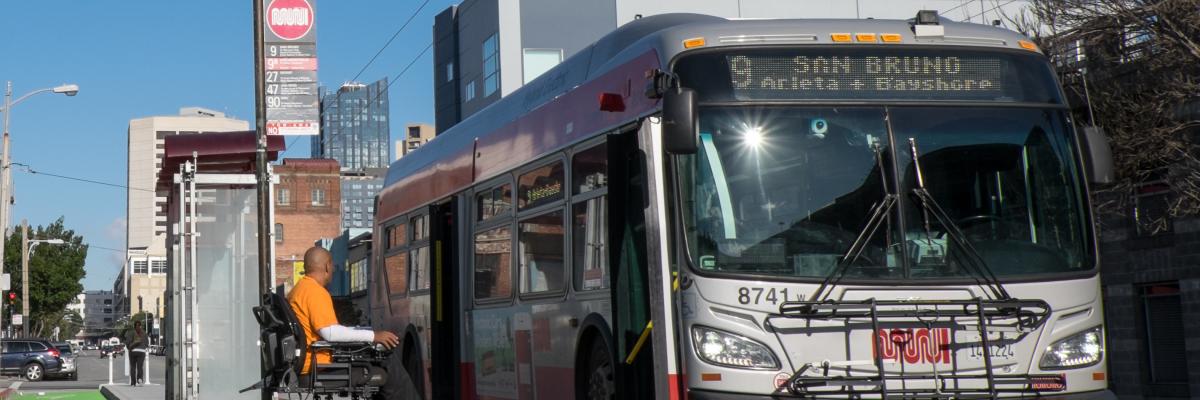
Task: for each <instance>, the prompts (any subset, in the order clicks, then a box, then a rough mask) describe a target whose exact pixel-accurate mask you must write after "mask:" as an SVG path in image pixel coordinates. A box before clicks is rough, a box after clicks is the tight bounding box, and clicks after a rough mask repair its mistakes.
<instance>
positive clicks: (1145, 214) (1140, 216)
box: [1133, 181, 1174, 236]
mask: <svg viewBox="0 0 1200 400" xmlns="http://www.w3.org/2000/svg"><path fill="white" fill-rule="evenodd" d="M1170 197H1171V186H1170V185H1169V184H1167V183H1166V182H1164V181H1158V182H1151V183H1146V184H1142V185H1139V186H1137V187H1135V188H1134V194H1133V223H1134V227H1135V230H1136V233H1137V236H1153V235H1158V234H1163V233H1170V232H1172V231H1174V226H1173V224H1172V222H1171V216H1170V207H1171V204H1170V201H1171V198H1170Z"/></svg>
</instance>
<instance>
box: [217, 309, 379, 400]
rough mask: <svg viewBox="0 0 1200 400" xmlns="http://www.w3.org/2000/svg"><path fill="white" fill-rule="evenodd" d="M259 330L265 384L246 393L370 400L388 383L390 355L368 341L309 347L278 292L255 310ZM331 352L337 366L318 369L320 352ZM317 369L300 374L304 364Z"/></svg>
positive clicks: (258, 383)
mask: <svg viewBox="0 0 1200 400" xmlns="http://www.w3.org/2000/svg"><path fill="white" fill-rule="evenodd" d="M253 310H254V318H255V319H257V320H258V326H259V329H260V330H259V351H260V356H261V362H262V364H261V365H262V380H260V381H259V382H257V383H255V384H254V385H251V386H250V387H247V388H245V389H242V390H241V391H240V392H241V393H244V392H247V391H250V390H255V389H262V390H263V398H264V399H266V398H270V396H271V394H272V393H282V394H301V395H311V396H313V398H315V399H322V398H324V399H333V398H334V396H338V397H349V398H351V399H369V398H371V397H372V396H374V395H375V394H376V393H378V392H379V389H380V388H381V387H383V385H384V383H386V382H387V375H386V373H385V372H384V371H383V370H382V369H381V368H379V367H378V366H380V365H384V364H385V363H386V361H387V359H388V357H390V356H391V350H388V349H387V348H385V347H383V346H382V345H376V344H373V343H369V342H336V343H335V342H326V341H316V342H313V344H312V348H311V349H310V348H306V346H305V345H304V344H305V343H306V340H305V339H306V337H305V334H304V329H303V328H302V327H301V326H300V322H299V321H298V320H297V319H296V314H295V313H294V312H292V308H291V306H290V305H289V304H288V302H287V299H285V298H284V297H283V296H281V295H279V294H277V293H270V294H266V295H264V296H263V302H262V305H260V306H256V307H254V308H253ZM321 352H326V353H329V354H330V356H331V358H332V363H329V364H317V353H321ZM305 358H308V359H309V363H310V364H309V365H312V366H313V368H312V370H311V371H310V373H309V374H308V375H301V371H303V368H304V359H305Z"/></svg>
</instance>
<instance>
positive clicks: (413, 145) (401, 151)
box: [396, 124, 436, 160]
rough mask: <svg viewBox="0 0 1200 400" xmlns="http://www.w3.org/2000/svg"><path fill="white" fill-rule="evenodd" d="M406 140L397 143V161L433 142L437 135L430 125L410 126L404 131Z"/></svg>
mask: <svg viewBox="0 0 1200 400" xmlns="http://www.w3.org/2000/svg"><path fill="white" fill-rule="evenodd" d="M404 131H405V135H404V139H400V140H397V141H396V159H397V160H399V159H400V157H404V156H405V155H407V154H408V153H409V152H411V151H413V150H416V149H417V148H419V147H421V145H424V144H425V143H428V142H429V141H430V140H433V137H434V135H435V134H436V133H435V132H434V130H433V126H432V125H429V124H409V125H408V126H406V127H405V129H404Z"/></svg>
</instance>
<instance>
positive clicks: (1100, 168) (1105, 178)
mask: <svg viewBox="0 0 1200 400" xmlns="http://www.w3.org/2000/svg"><path fill="white" fill-rule="evenodd" d="M1080 138H1081V139H1082V141H1083V146H1084V148H1085V149H1087V152H1086V153H1084V161H1086V162H1087V174H1088V176H1087V178H1088V182H1091V183H1094V184H1101V185H1104V184H1109V183H1112V182H1113V181H1114V180H1116V176H1115V172H1114V171H1113V159H1112V148H1110V147H1109V146H1108V137H1107V136H1105V135H1104V129H1103V128H1100V127H1096V126H1085V127H1083V135H1082V136H1080Z"/></svg>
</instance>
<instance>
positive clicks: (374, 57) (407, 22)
mask: <svg viewBox="0 0 1200 400" xmlns="http://www.w3.org/2000/svg"><path fill="white" fill-rule="evenodd" d="M429 1H430V0H425V1H424V2H422V3H421V5H420V6H417V9H416V10H413V12H412V14H409V16H408V18H407V19H406V20H405V21H404V23H403V24H401V25H400V28H398V29H396V32H394V33H392V36H391V37H390V38H388V40H387V42H384V43H383V46H381V47H380V48H379V50H378V51H376V52H375V55H373V56H371V59H370V60H367V63H366V64H363V66H362V68H359V70H358V73H356V74H354V77H353V78H350V82H354V81H357V80H358V78H359V77H360V76H362V74H363V72H366V71H367V68H369V67H370V66H371V64H374V63H375V60H376V59H378V58H379V56H380V55H381V54H383V52H384V50H387V48H388V47H389V46H391V44H392V42H393V41H395V40H396V38H397V37H399V36H400V33H401V32H403V31H404V29H405V28H407V27H408V25H409V24H411V23H412V21H413V20H414V19H416V17H417V15H418V14H420V13H421V10H424V9H425V6H427V5H429ZM432 46H433V43H432V42H431V43H430V44H429V46H426V47H425V50H422V51H421V54H419V55H417V57H416V58H414V59H413V61H411V62H409V63H408V65H406V66H405V67H404V70H403V71H401V72H400V74H398V75H396V77H395V78H393V79H392V80H390V81H388V84H387V86H386V87H384V88H383V90H382V91H380V92H381V93H382V92H386V91H387V90H388V88H390V87H391V86H392V84H393V83H395V82H396V79H399V78H400V76H402V75H404V72H405V71H408V69H409V68H410V67H412V64H413V63H415V62H416V60H417V59H420V58H421V56H423V55H425V52H428V51H429V48H430V47H432ZM378 99H379V95H378V94H377V95H376V96H375V98H374V99H371V101H369V102H367V104H373V103H374V102H375V101H376V100H378ZM317 101H318V102H319V101H321V99H317ZM301 137H302V136H296V137H294V138H292V140H291V141H290V142H288V143H287V145H286V146H284V148H283V151H282V152H280V153H279V158H280V159H282V158H283V156H284V155H286V154H287V152H288V150H290V149H291V148H292V145H294V144H296V141H297V140H300V138H301Z"/></svg>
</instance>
